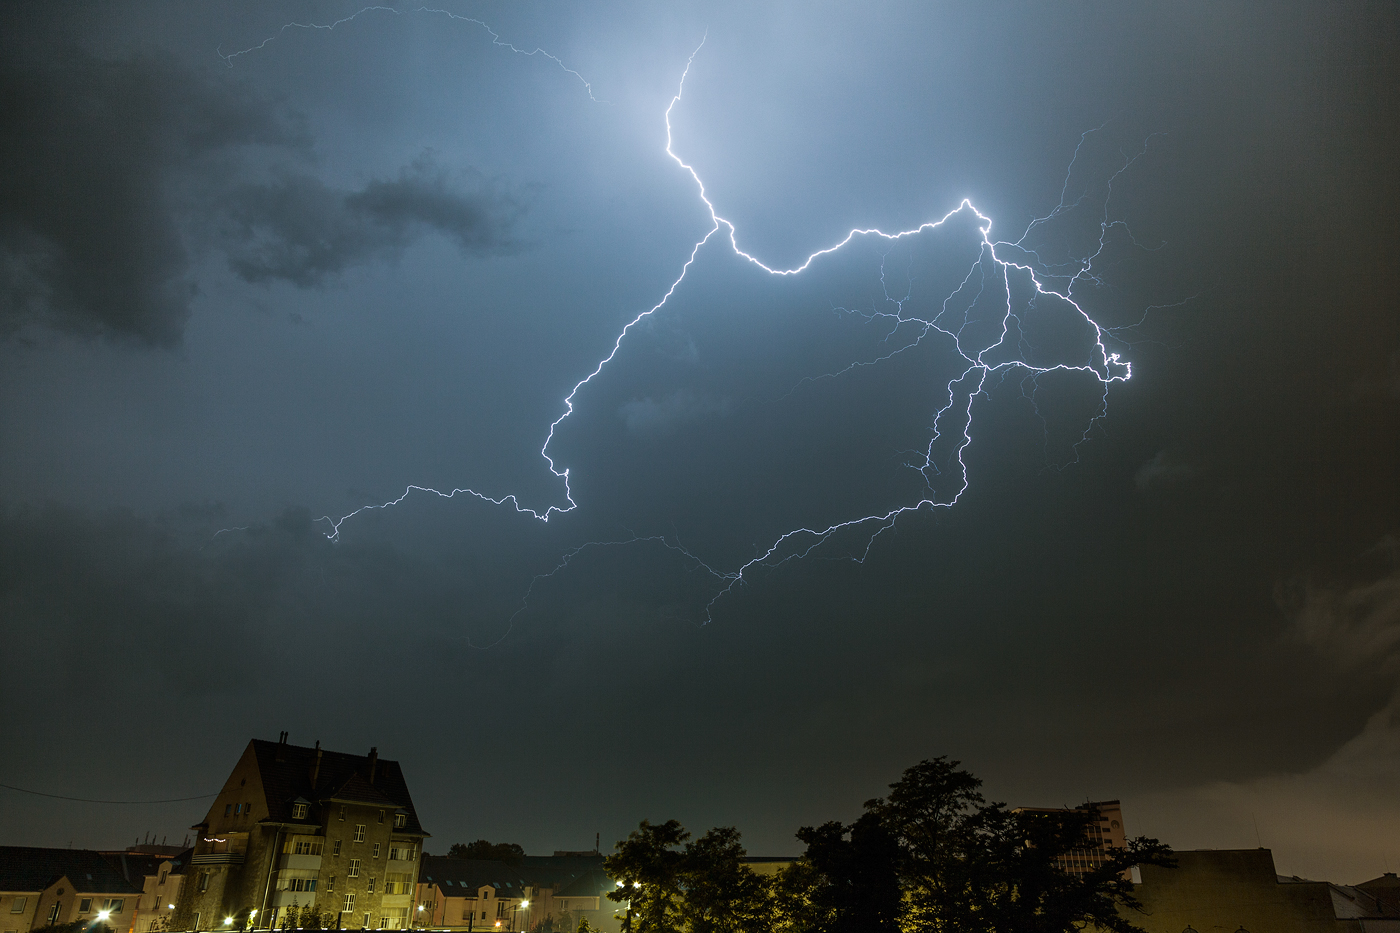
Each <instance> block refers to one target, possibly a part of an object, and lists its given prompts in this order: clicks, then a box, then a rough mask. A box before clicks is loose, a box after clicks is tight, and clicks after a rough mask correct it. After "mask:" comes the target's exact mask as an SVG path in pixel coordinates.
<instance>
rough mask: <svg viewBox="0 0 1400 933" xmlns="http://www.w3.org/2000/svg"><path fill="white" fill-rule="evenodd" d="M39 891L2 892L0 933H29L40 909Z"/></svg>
mask: <svg viewBox="0 0 1400 933" xmlns="http://www.w3.org/2000/svg"><path fill="white" fill-rule="evenodd" d="M39 894H40V892H39V891H0V933H29V930H31V929H33V927H34V917H35V916H36V915H37V912H38V909H39Z"/></svg>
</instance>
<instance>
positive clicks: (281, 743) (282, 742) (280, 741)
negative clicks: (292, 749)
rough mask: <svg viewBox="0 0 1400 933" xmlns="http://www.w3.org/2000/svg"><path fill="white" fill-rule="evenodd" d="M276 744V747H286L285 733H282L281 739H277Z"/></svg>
mask: <svg viewBox="0 0 1400 933" xmlns="http://www.w3.org/2000/svg"><path fill="white" fill-rule="evenodd" d="M277 744H278V745H286V744H287V733H285V732H283V733H282V737H281V738H279V739H278V740H277Z"/></svg>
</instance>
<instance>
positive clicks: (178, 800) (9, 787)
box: [0, 784, 219, 804]
mask: <svg viewBox="0 0 1400 933" xmlns="http://www.w3.org/2000/svg"><path fill="white" fill-rule="evenodd" d="M0 787H3V788H5V789H6V790H15V791H19V792H20V793H21V794H33V795H34V796H35V797H52V798H53V799H54V800H76V801H77V802H78V803H127V804H142V803H184V802H185V801H187V800H208V799H209V798H210V797H217V796H219V795H218V794H217V793H215V794H200V795H199V796H198V797H170V798H167V799H165V800H93V799H92V798H90V797H65V796H63V795H62V794H46V793H44V792H43V791H41V790H29V789H28V788H26V787H16V786H14V785H13V784H0Z"/></svg>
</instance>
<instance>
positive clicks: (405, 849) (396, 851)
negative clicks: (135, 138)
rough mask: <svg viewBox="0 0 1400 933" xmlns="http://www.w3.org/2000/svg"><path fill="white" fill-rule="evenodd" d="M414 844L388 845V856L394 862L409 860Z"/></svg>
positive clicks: (411, 858)
mask: <svg viewBox="0 0 1400 933" xmlns="http://www.w3.org/2000/svg"><path fill="white" fill-rule="evenodd" d="M415 848H416V847H415V846H396V845H391V846H389V858H391V859H393V860H394V861H396V862H411V861H413V856H414V854H415Z"/></svg>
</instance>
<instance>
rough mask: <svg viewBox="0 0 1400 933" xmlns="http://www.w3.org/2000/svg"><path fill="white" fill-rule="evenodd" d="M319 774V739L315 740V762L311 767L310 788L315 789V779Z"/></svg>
mask: <svg viewBox="0 0 1400 933" xmlns="http://www.w3.org/2000/svg"><path fill="white" fill-rule="evenodd" d="M320 776H321V740H320V739H317V740H316V764H315V765H313V766H312V767H311V789H312V790H315V789H316V779H317V778H318V777H320Z"/></svg>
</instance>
